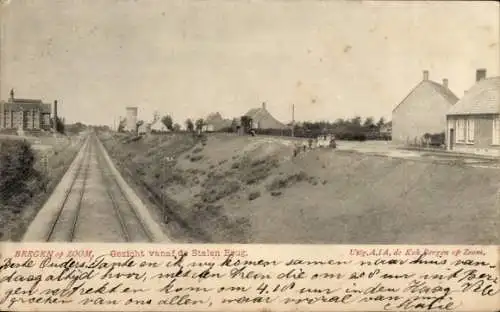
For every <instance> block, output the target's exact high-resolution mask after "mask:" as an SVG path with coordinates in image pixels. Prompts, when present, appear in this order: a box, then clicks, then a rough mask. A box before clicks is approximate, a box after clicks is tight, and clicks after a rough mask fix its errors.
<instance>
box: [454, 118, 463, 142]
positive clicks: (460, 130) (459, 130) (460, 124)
mask: <svg viewBox="0 0 500 312" xmlns="http://www.w3.org/2000/svg"><path fill="white" fill-rule="evenodd" d="M456 138H457V140H456V141H457V143H460V142H465V119H458V120H457V133H456Z"/></svg>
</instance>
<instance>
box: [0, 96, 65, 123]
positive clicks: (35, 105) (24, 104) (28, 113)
mask: <svg viewBox="0 0 500 312" xmlns="http://www.w3.org/2000/svg"><path fill="white" fill-rule="evenodd" d="M56 103H57V102H54V109H55V110H56V109H57V108H55V106H56V105H57V104H56ZM50 115H51V105H50V104H46V103H43V102H42V101H41V100H38V99H19V98H15V97H14V91H11V94H10V98H9V100H8V101H7V102H4V101H0V129H27V130H50V127H51V125H50Z"/></svg>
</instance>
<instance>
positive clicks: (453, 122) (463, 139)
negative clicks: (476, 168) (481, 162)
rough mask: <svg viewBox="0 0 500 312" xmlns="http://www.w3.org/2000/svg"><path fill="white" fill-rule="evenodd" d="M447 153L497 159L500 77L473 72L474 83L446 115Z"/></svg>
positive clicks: (483, 71) (499, 131)
mask: <svg viewBox="0 0 500 312" xmlns="http://www.w3.org/2000/svg"><path fill="white" fill-rule="evenodd" d="M446 117H447V126H448V128H447V131H446V145H447V149H448V150H454V151H458V152H466V153H467V152H468V153H475V154H489V155H496V156H500V77H491V78H486V70H485V69H479V70H477V72H476V83H475V84H474V86H472V87H471V88H470V89H469V90H468V91H467V92H466V93H465V95H464V96H463V98H462V99H461V100H460V101H458V102H457V104H455V105H454V106H453V107H452V108H451V109H450V110H449V111H448V113H447V115H446Z"/></svg>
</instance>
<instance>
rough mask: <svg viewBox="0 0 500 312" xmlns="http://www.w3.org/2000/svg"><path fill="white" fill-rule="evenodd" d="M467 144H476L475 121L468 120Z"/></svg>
mask: <svg viewBox="0 0 500 312" xmlns="http://www.w3.org/2000/svg"><path fill="white" fill-rule="evenodd" d="M467 142H468V143H474V119H467Z"/></svg>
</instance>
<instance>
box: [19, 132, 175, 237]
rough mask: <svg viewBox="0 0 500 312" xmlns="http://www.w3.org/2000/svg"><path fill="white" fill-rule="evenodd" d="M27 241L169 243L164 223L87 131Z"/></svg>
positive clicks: (37, 217)
mask: <svg viewBox="0 0 500 312" xmlns="http://www.w3.org/2000/svg"><path fill="white" fill-rule="evenodd" d="M23 240H24V241H43V242H166V241H169V240H168V238H167V237H166V235H165V234H164V233H163V231H162V229H161V227H160V226H159V225H158V224H157V223H156V222H155V221H154V220H153V219H152V217H151V215H150V214H149V211H148V209H147V207H146V206H145V204H144V203H143V202H142V201H141V200H140V198H139V197H138V196H137V194H135V193H134V191H133V190H132V188H130V186H129V185H127V183H126V182H125V180H124V179H123V177H121V175H120V173H119V172H118V170H117V169H116V167H115V166H114V164H113V162H112V161H111V159H110V158H109V155H108V154H107V152H106V150H105V149H104V147H103V145H102V144H101V142H100V141H99V139H98V138H97V136H96V135H95V134H89V136H88V137H87V139H86V140H85V142H84V144H83V145H82V147H81V149H80V151H79V153H78V155H77V156H76V157H75V160H74V161H73V163H72V164H71V165H70V167H69V169H68V171H67V172H66V174H65V175H64V176H63V178H62V179H61V182H60V183H59V185H58V186H57V187H56V188H55V190H54V192H53V193H52V194H51V196H50V197H49V199H48V200H47V202H46V203H45V205H44V206H43V207H42V208H41V210H40V211H39V213H38V214H37V216H36V217H35V219H34V220H33V222H32V223H31V224H30V226H29V227H28V229H27V231H26V233H25V235H24V237H23Z"/></svg>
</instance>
